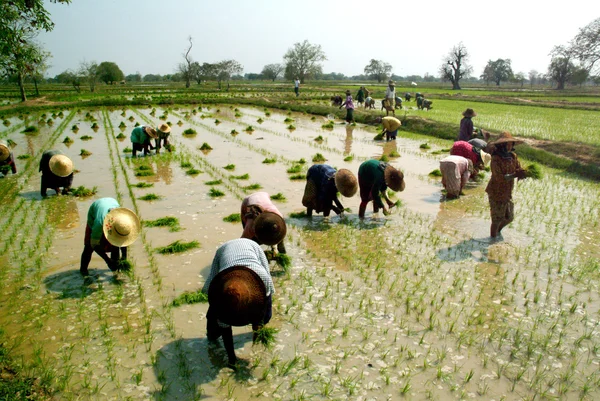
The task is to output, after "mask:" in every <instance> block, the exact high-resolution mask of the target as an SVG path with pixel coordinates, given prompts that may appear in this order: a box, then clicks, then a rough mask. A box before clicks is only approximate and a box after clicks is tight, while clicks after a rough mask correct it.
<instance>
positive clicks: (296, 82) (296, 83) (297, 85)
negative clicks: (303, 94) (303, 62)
mask: <svg viewBox="0 0 600 401" xmlns="http://www.w3.org/2000/svg"><path fill="white" fill-rule="evenodd" d="M294 92H296V97H298V96H300V80H299V79H298V77H296V79H295V80H294Z"/></svg>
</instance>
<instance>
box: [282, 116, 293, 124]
mask: <svg viewBox="0 0 600 401" xmlns="http://www.w3.org/2000/svg"><path fill="white" fill-rule="evenodd" d="M283 122H284V123H286V124H291V123H293V122H294V120H293V119H291V118H289V117H286V118H285V120H283Z"/></svg>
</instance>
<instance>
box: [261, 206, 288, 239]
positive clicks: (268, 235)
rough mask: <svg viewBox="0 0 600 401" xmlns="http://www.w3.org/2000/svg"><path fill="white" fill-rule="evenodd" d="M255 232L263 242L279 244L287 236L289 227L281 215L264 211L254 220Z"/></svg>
mask: <svg viewBox="0 0 600 401" xmlns="http://www.w3.org/2000/svg"><path fill="white" fill-rule="evenodd" d="M254 233H255V235H256V238H257V239H258V241H259V242H260V243H261V244H265V245H277V244H279V243H280V242H281V241H283V239H284V238H285V234H286V233H287V227H286V225H285V221H284V220H283V218H282V217H281V216H280V215H278V214H276V213H273V212H263V213H261V214H260V215H259V216H258V217H257V218H256V220H254Z"/></svg>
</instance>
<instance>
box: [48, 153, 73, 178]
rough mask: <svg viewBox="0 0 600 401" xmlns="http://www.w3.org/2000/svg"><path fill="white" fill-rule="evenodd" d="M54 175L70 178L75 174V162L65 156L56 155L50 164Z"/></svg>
mask: <svg viewBox="0 0 600 401" xmlns="http://www.w3.org/2000/svg"><path fill="white" fill-rule="evenodd" d="M48 166H49V167H50V171H51V172H52V174H54V175H57V176H59V177H68V176H70V175H71V173H73V161H71V159H69V158H68V157H67V156H65V155H54V156H52V157H51V158H50V161H49V162H48Z"/></svg>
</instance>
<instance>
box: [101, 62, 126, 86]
mask: <svg viewBox="0 0 600 401" xmlns="http://www.w3.org/2000/svg"><path fill="white" fill-rule="evenodd" d="M97 74H98V80H100V82H104V83H105V84H111V85H112V84H113V83H115V82H121V81H123V80H124V79H125V74H123V71H121V69H120V68H119V66H118V65H117V64H116V63H113V62H112V61H103V62H101V63H100V64H99V65H98V70H97Z"/></svg>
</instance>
